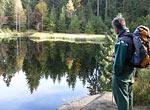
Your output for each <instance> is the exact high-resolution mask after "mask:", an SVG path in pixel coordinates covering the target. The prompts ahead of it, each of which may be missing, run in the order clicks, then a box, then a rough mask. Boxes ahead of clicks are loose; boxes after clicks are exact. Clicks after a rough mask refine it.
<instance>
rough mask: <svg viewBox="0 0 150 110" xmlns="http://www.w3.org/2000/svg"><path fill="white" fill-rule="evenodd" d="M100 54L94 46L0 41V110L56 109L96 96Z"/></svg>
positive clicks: (13, 40)
mask: <svg viewBox="0 0 150 110" xmlns="http://www.w3.org/2000/svg"><path fill="white" fill-rule="evenodd" d="M99 51H100V46H99V45H97V44H82V43H81V44H76V43H67V42H48V41H43V42H39V43H38V42H35V41H32V40H29V39H27V38H23V39H20V38H19V39H12V40H9V41H5V40H3V41H0V94H1V96H0V110H56V109H57V108H58V107H59V106H61V105H63V104H65V103H67V102H68V101H72V100H75V99H77V98H80V97H84V96H87V95H90V94H95V93H96V90H97V89H96V86H95V83H93V81H92V79H93V78H94V75H95V69H96V68H97V62H96V60H95V56H96V55H97V54H98V52H99ZM94 82H95V79H94Z"/></svg>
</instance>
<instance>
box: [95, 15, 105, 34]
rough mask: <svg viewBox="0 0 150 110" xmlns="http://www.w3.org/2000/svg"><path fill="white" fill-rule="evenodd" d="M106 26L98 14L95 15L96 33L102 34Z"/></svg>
mask: <svg viewBox="0 0 150 110" xmlns="http://www.w3.org/2000/svg"><path fill="white" fill-rule="evenodd" d="M106 29H107V26H106V25H105V24H104V22H103V20H102V19H101V17H100V16H95V19H94V30H95V33H96V34H104V33H105V32H106V31H107V30H106Z"/></svg>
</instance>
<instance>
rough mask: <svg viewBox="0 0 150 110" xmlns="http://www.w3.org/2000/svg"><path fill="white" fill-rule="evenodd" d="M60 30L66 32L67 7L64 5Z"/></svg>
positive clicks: (59, 24) (59, 25)
mask: <svg viewBox="0 0 150 110" xmlns="http://www.w3.org/2000/svg"><path fill="white" fill-rule="evenodd" d="M57 28H58V32H66V13H65V7H64V6H63V7H62V11H61V14H60V17H59V21H58V27H57Z"/></svg>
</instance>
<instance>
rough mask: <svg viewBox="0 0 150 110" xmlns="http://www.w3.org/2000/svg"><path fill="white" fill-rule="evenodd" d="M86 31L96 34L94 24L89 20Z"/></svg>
mask: <svg viewBox="0 0 150 110" xmlns="http://www.w3.org/2000/svg"><path fill="white" fill-rule="evenodd" d="M85 33H87V34H94V29H93V26H92V22H91V21H90V20H89V21H88V23H87V24H86V26H85Z"/></svg>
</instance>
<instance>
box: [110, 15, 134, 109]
mask: <svg viewBox="0 0 150 110" xmlns="http://www.w3.org/2000/svg"><path fill="white" fill-rule="evenodd" d="M112 25H113V28H114V30H115V32H116V34H117V35H118V41H117V42H116V44H115V53H114V54H115V57H114V64H113V75H112V90H113V94H114V97H115V101H116V104H117V106H118V110H133V93H132V85H133V82H134V73H133V70H134V68H133V67H132V66H130V64H129V62H130V60H131V57H132V55H133V53H134V46H133V43H132V38H131V33H130V32H129V30H128V28H127V27H126V23H125V20H124V18H121V17H116V18H114V19H113V21H112Z"/></svg>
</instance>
